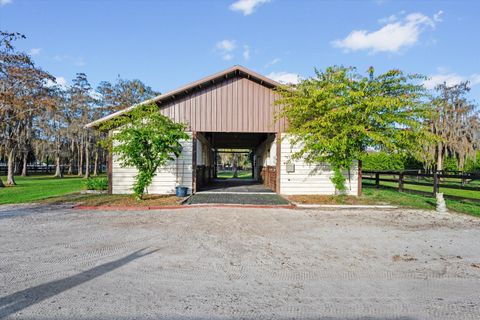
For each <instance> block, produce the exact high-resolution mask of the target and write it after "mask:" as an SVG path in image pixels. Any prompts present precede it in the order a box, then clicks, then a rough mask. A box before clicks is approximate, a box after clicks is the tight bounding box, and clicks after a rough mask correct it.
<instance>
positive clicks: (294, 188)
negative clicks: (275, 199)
mask: <svg viewBox="0 0 480 320" xmlns="http://www.w3.org/2000/svg"><path fill="white" fill-rule="evenodd" d="M280 149H281V162H280V173H281V174H280V192H281V193H282V194H285V195H298V194H305V195H306V194H321V195H332V194H335V186H334V185H333V183H332V181H331V180H330V178H331V177H332V176H333V171H332V169H331V168H330V166H329V165H328V164H323V165H314V164H308V163H306V162H305V161H304V160H303V159H296V160H292V159H291V157H292V154H293V153H295V152H297V151H299V150H300V146H299V145H295V146H293V145H292V144H291V143H290V139H289V138H288V135H287V134H282V143H281V148H280ZM289 162H291V163H293V164H294V165H295V172H290V173H289V172H287V163H289ZM344 176H345V178H346V179H347V181H346V187H347V190H346V192H347V194H349V195H358V161H355V163H354V164H353V166H352V168H351V170H350V174H349V173H348V172H344Z"/></svg>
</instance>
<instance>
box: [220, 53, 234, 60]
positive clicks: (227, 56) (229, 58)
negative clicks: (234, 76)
mask: <svg viewBox="0 0 480 320" xmlns="http://www.w3.org/2000/svg"><path fill="white" fill-rule="evenodd" d="M222 59H223V60H226V61H230V60H232V59H233V54H230V53H226V54H224V55H223V56H222Z"/></svg>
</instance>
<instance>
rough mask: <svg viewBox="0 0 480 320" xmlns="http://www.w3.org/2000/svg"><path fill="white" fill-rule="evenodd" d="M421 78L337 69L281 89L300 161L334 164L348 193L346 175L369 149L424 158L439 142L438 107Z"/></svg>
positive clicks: (336, 180)
mask: <svg viewBox="0 0 480 320" xmlns="http://www.w3.org/2000/svg"><path fill="white" fill-rule="evenodd" d="M422 79H423V77H422V76H420V75H417V74H412V75H410V74H404V73H403V72H402V71H400V70H390V71H388V72H386V73H383V74H380V75H375V73H374V70H373V68H370V69H369V70H368V74H367V75H361V74H359V73H358V72H357V71H356V69H355V68H352V67H349V68H347V67H341V66H333V67H329V68H327V69H326V70H325V71H320V70H315V76H314V77H312V78H308V79H304V80H302V81H300V83H299V84H298V85H297V86H296V87H295V88H293V89H292V88H288V87H283V88H280V89H279V93H280V95H281V99H279V100H278V101H277V103H278V104H279V105H281V106H282V108H281V112H280V113H279V115H278V116H279V117H286V119H287V121H288V124H289V126H288V133H290V134H291V139H292V142H293V143H297V144H299V145H300V146H301V148H300V151H299V152H298V153H296V154H294V157H305V159H306V161H307V162H311V163H321V162H326V163H329V164H330V165H331V166H332V168H333V170H334V176H333V177H332V181H333V182H334V184H335V186H336V188H337V189H338V190H339V191H344V189H345V178H344V175H343V173H342V171H344V170H350V169H351V166H352V164H353V162H354V160H357V159H361V158H362V156H363V155H364V154H365V152H366V150H367V148H373V149H375V148H376V149H382V150H385V151H387V152H395V153H408V154H411V155H414V156H416V157H420V155H421V153H422V151H423V148H422V146H423V145H424V144H425V143H427V142H428V141H433V140H434V139H435V135H434V134H432V133H431V132H430V131H429V126H428V125H427V124H428V121H427V120H428V119H429V118H430V117H431V113H432V108H431V106H430V105H429V104H428V103H426V102H425V97H426V92H425V88H424V87H423V85H422V84H421V83H419V82H420V80H422Z"/></svg>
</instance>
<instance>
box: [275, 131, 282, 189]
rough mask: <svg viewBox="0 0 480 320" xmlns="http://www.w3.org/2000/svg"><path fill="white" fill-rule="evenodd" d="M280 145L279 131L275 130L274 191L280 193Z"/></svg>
mask: <svg viewBox="0 0 480 320" xmlns="http://www.w3.org/2000/svg"><path fill="white" fill-rule="evenodd" d="M281 147H282V139H281V133H280V132H277V150H276V151H277V153H276V156H277V161H276V168H275V192H276V193H280V174H281V172H280V171H281V168H282V165H281V164H282V159H281V157H282V152H281Z"/></svg>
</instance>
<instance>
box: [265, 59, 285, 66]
mask: <svg viewBox="0 0 480 320" xmlns="http://www.w3.org/2000/svg"><path fill="white" fill-rule="evenodd" d="M280 61H282V59H280V58H275V59H273V60H272V61H269V62H267V63H266V64H265V65H264V66H263V67H264V68H268V67H271V66H273V65H274V64H277V63H279V62H280Z"/></svg>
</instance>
